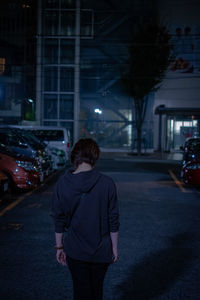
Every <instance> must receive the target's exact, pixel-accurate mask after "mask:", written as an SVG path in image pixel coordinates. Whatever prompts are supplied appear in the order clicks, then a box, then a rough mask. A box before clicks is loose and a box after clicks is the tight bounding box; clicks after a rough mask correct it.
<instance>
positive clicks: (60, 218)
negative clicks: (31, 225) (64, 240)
mask: <svg viewBox="0 0 200 300" xmlns="http://www.w3.org/2000/svg"><path fill="white" fill-rule="evenodd" d="M50 215H51V217H52V218H53V220H54V226H55V232H57V233H63V232H64V231H65V227H66V225H67V218H66V216H65V212H64V208H63V204H62V201H61V199H60V193H59V185H58V184H56V186H55V188H54V192H53V196H52V199H51V213H50Z"/></svg>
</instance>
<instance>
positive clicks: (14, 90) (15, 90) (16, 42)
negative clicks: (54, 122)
mask: <svg viewBox="0 0 200 300" xmlns="http://www.w3.org/2000/svg"><path fill="white" fill-rule="evenodd" d="M35 4H36V3H35V1H33V0H24V1H22V0H19V1H13V0H6V1H5V0H3V1H1V4H0V122H1V123H15V124H16V123H19V122H21V121H22V120H23V119H26V118H27V119H31V117H32V118H33V116H34V104H35V44H36V43H35V41H36V40H35V35H36V14H35V11H36V10H35Z"/></svg>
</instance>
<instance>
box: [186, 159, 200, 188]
mask: <svg viewBox="0 0 200 300" xmlns="http://www.w3.org/2000/svg"><path fill="white" fill-rule="evenodd" d="M182 173H183V182H184V183H185V184H191V185H195V186H200V160H193V161H189V162H187V163H186V164H185V165H183V168H182Z"/></svg>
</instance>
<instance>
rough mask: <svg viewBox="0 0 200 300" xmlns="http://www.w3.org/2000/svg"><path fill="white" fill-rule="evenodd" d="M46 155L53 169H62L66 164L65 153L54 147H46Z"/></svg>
mask: <svg viewBox="0 0 200 300" xmlns="http://www.w3.org/2000/svg"><path fill="white" fill-rule="evenodd" d="M47 149H48V153H49V154H50V155H51V157H52V161H53V169H54V170H57V169H59V168H62V167H64V166H65V164H66V156H65V152H64V151H63V150H61V149H58V148H55V147H53V148H52V147H48V148H47Z"/></svg>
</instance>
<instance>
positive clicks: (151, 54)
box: [121, 20, 171, 155]
mask: <svg viewBox="0 0 200 300" xmlns="http://www.w3.org/2000/svg"><path fill="white" fill-rule="evenodd" d="M170 61H171V45H170V34H169V32H168V30H167V28H166V27H165V26H162V25H160V24H159V23H158V21H155V20H154V21H152V22H151V23H150V24H143V25H140V26H139V27H138V30H137V31H136V32H134V33H133V34H132V39H131V43H130V46H129V58H128V60H127V62H126V64H124V65H123V67H122V73H121V79H122V82H123V86H124V88H125V91H126V93H127V94H128V95H129V96H130V97H132V98H133V104H134V111H135V122H136V129H137V153H138V155H141V142H142V125H143V122H144V118H145V113H146V108H147V102H148V96H149V94H150V93H151V92H154V91H157V90H158V89H159V88H160V83H161V82H162V80H163V78H164V76H165V73H166V70H167V69H168V66H169V64H170Z"/></svg>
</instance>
